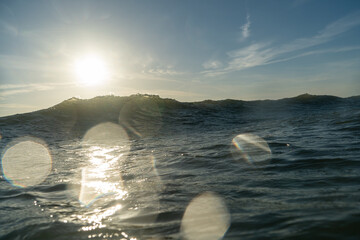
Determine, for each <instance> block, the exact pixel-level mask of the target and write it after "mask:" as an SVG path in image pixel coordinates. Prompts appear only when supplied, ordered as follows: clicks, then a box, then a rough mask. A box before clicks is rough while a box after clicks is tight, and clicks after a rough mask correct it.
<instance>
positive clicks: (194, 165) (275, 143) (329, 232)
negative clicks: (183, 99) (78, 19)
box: [0, 95, 360, 240]
mask: <svg viewBox="0 0 360 240" xmlns="http://www.w3.org/2000/svg"><path fill="white" fill-rule="evenodd" d="M0 134H1V141H0V147H1V152H2V155H1V167H2V174H1V178H0V239H36V240H39V239H40V240H41V239H76V240H78V239H358V238H359V236H360V228H359V226H360V98H359V97H352V98H337V97H332V96H312V95H301V96H298V97H295V98H288V99H282V100H276V101H250V102H247V101H237V100H223V101H210V100H208V101H203V102H196V103H180V102H177V101H175V100H172V99H162V98H159V97H157V96H148V95H136V96H130V97H115V96H106V97H97V98H94V99H90V100H80V99H76V98H73V99H69V100H67V101H64V102H62V103H60V104H58V105H56V106H54V107H52V108H49V109H45V110H41V111H38V112H33V113H28V114H21V115H14V116H8V117H2V118H0Z"/></svg>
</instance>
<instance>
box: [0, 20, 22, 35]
mask: <svg viewBox="0 0 360 240" xmlns="http://www.w3.org/2000/svg"><path fill="white" fill-rule="evenodd" d="M0 32H3V33H6V34H10V35H13V36H17V35H18V34H19V30H18V28H16V27H15V26H14V25H12V24H10V23H8V22H5V21H3V20H0Z"/></svg>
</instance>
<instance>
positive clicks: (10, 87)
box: [0, 83, 73, 97]
mask: <svg viewBox="0 0 360 240" xmlns="http://www.w3.org/2000/svg"><path fill="white" fill-rule="evenodd" d="M69 85H73V84H72V83H30V84H2V85H0V97H6V96H10V95H15V94H20V93H30V92H38V91H47V90H52V89H55V88H56V87H59V86H69Z"/></svg>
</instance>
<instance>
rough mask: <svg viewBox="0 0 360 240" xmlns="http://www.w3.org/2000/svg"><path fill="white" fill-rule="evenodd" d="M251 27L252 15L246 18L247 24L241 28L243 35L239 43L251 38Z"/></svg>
mask: <svg viewBox="0 0 360 240" xmlns="http://www.w3.org/2000/svg"><path fill="white" fill-rule="evenodd" d="M250 25H251V21H250V15H249V14H248V15H247V16H246V23H245V24H244V25H242V26H241V27H240V29H241V35H240V37H239V41H244V40H245V39H247V38H248V37H250Z"/></svg>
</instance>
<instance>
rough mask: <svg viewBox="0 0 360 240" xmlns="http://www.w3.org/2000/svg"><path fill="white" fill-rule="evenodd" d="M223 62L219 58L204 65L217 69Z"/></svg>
mask: <svg viewBox="0 0 360 240" xmlns="http://www.w3.org/2000/svg"><path fill="white" fill-rule="evenodd" d="M222 66H223V64H222V62H220V61H218V60H209V61H206V62H204V63H203V67H204V68H205V69H217V68H220V67H222Z"/></svg>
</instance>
